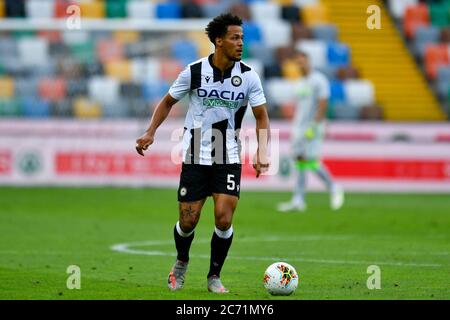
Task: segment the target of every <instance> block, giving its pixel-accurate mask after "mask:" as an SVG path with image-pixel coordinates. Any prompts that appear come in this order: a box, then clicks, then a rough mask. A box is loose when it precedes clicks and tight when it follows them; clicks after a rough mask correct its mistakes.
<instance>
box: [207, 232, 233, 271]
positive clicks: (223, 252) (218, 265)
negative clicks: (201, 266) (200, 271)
mask: <svg viewBox="0 0 450 320" xmlns="http://www.w3.org/2000/svg"><path fill="white" fill-rule="evenodd" d="M232 241H233V234H231V237H229V238H227V239H222V238H220V237H219V236H218V235H217V234H216V233H215V232H213V235H212V239H211V260H210V263H209V273H208V276H207V277H208V278H209V277H210V276H212V275H216V276H218V277H220V271H221V270H222V266H223V264H224V262H225V258H226V257H227V254H228V249H230V246H231V242H232Z"/></svg>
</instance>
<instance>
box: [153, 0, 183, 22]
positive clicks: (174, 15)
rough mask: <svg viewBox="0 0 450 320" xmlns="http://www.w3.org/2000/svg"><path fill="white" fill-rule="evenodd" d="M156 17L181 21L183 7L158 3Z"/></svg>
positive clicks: (172, 3) (175, 4) (169, 3)
mask: <svg viewBox="0 0 450 320" xmlns="http://www.w3.org/2000/svg"><path fill="white" fill-rule="evenodd" d="M156 17H157V18H158V19H180V18H181V6H180V4H179V3H176V2H166V3H157V4H156Z"/></svg>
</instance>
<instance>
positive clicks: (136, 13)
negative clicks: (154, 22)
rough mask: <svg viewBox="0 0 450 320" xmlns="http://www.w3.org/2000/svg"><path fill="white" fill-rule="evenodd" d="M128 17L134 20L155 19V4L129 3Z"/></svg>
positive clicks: (137, 1)
mask: <svg viewBox="0 0 450 320" xmlns="http://www.w3.org/2000/svg"><path fill="white" fill-rule="evenodd" d="M127 16H128V18H133V19H153V18H154V17H155V4H154V3H152V2H149V1H142V0H134V1H129V2H128V3H127Z"/></svg>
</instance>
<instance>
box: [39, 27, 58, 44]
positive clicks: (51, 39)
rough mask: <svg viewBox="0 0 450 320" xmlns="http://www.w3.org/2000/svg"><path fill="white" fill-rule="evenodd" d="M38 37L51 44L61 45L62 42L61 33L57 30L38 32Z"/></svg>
mask: <svg viewBox="0 0 450 320" xmlns="http://www.w3.org/2000/svg"><path fill="white" fill-rule="evenodd" d="M37 36H38V37H39V38H42V39H45V40H47V41H48V43H50V44H54V43H55V44H59V43H61V40H62V36H61V32H59V31H57V30H41V31H38V33H37Z"/></svg>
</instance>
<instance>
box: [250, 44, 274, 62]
mask: <svg viewBox="0 0 450 320" xmlns="http://www.w3.org/2000/svg"><path fill="white" fill-rule="evenodd" d="M246 45H248V52H249V54H250V58H254V59H258V60H260V61H261V62H262V63H263V64H264V65H271V64H273V63H274V62H275V57H274V53H273V50H272V49H270V48H267V47H266V46H265V45H263V44H262V43H255V42H254V43H250V44H246Z"/></svg>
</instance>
